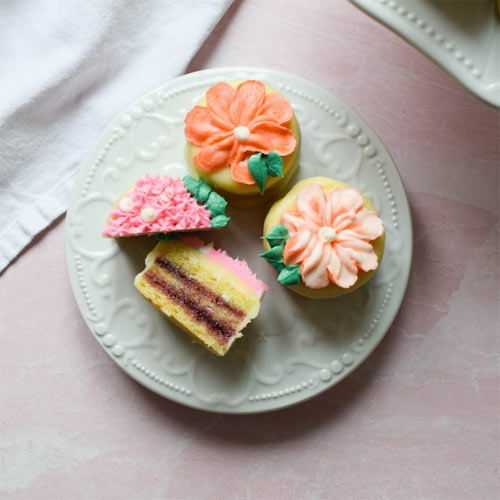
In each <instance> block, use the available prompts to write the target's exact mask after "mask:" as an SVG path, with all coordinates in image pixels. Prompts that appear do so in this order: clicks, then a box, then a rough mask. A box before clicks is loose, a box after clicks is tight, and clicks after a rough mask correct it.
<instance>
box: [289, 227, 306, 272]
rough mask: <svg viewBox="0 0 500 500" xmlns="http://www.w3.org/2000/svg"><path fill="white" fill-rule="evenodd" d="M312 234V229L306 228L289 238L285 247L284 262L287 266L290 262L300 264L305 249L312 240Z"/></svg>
mask: <svg viewBox="0 0 500 500" xmlns="http://www.w3.org/2000/svg"><path fill="white" fill-rule="evenodd" d="M311 236H312V233H311V231H309V229H307V228H304V230H302V231H299V232H298V233H295V234H294V235H293V236H291V237H290V238H288V240H287V242H286V243H285V248H284V249H283V262H284V263H285V265H286V266H288V264H298V263H299V262H300V261H301V260H302V257H303V255H304V253H305V250H306V248H307V246H308V244H309V242H310V241H311Z"/></svg>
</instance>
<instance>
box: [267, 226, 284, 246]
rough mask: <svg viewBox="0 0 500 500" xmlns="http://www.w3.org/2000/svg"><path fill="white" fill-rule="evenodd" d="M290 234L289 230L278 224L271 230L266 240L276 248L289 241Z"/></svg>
mask: <svg viewBox="0 0 500 500" xmlns="http://www.w3.org/2000/svg"><path fill="white" fill-rule="evenodd" d="M288 237H289V234H288V229H287V228H286V227H285V226H283V225H282V224H277V225H276V226H273V227H272V228H271V231H269V233H267V234H266V235H265V236H264V238H265V239H266V240H267V242H268V243H269V245H271V247H276V246H278V245H281V244H282V243H285V242H286V240H288Z"/></svg>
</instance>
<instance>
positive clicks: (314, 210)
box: [296, 183, 326, 228]
mask: <svg viewBox="0 0 500 500" xmlns="http://www.w3.org/2000/svg"><path fill="white" fill-rule="evenodd" d="M296 204H297V210H298V211H299V212H300V214H301V215H302V217H303V218H304V219H305V220H306V222H307V223H309V224H311V225H312V226H317V227H318V228H319V227H321V226H322V225H323V214H324V212H325V205H326V200H325V193H324V192H323V188H322V187H321V186H320V185H319V184H315V183H314V184H309V185H308V186H307V187H306V188H305V189H303V190H302V191H301V192H300V193H299V194H298V195H297V202H296Z"/></svg>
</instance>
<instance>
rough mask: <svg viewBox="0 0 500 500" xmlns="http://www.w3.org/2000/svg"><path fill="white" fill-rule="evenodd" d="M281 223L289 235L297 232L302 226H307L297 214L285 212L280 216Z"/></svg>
mask: <svg viewBox="0 0 500 500" xmlns="http://www.w3.org/2000/svg"><path fill="white" fill-rule="evenodd" d="M281 223H282V224H284V226H285V227H286V228H287V229H288V231H289V232H290V233H294V232H296V231H298V230H299V229H300V228H301V227H302V226H304V225H306V224H307V222H306V220H305V219H304V218H303V217H302V215H301V214H300V213H299V212H285V213H284V214H283V215H282V216H281Z"/></svg>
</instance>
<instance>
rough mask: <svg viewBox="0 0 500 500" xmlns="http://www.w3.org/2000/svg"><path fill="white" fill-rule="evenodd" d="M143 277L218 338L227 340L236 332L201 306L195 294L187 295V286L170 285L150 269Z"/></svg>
mask: <svg viewBox="0 0 500 500" xmlns="http://www.w3.org/2000/svg"><path fill="white" fill-rule="evenodd" d="M144 278H145V279H146V280H147V281H148V283H149V284H150V285H151V286H153V287H155V288H157V289H158V290H160V291H161V292H162V293H164V294H165V295H166V296H168V297H169V298H170V300H172V302H175V303H176V304H178V305H180V306H181V307H182V308H183V309H184V311H185V312H186V314H188V315H189V316H191V317H192V318H193V319H194V320H196V321H199V322H200V323H203V324H204V325H205V326H206V327H207V328H208V329H209V330H210V331H211V332H213V333H215V334H216V335H217V337H219V339H221V340H224V341H228V340H229V339H231V338H232V337H233V336H234V335H235V334H236V333H237V332H236V331H235V329H234V328H233V327H232V326H231V325H229V324H228V323H226V322H225V321H223V320H220V319H216V318H214V317H213V315H212V313H211V312H210V311H209V310H207V309H205V308H203V307H201V306H200V305H199V304H198V303H197V302H196V296H195V295H194V296H192V297H189V296H188V293H189V292H190V290H189V287H187V288H186V289H185V290H183V289H179V288H177V287H175V286H172V285H171V284H169V283H167V282H165V281H164V280H162V279H161V278H160V277H159V276H157V275H156V274H154V273H153V272H152V271H151V270H150V271H147V272H146V273H144Z"/></svg>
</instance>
